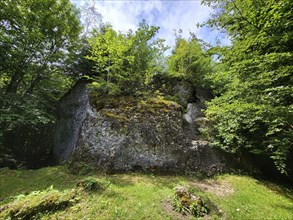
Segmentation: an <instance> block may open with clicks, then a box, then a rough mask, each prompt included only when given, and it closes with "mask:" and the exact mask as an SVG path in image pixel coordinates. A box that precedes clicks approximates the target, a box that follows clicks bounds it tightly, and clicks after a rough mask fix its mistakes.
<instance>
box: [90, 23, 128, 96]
mask: <svg viewBox="0 0 293 220" xmlns="http://www.w3.org/2000/svg"><path fill="white" fill-rule="evenodd" d="M89 43H90V46H91V54H90V55H89V56H87V58H88V59H89V60H92V61H94V65H95V72H96V75H95V76H94V77H93V80H94V82H93V86H94V87H95V88H96V89H97V90H98V92H99V93H101V95H104V94H109V95H115V94H120V93H121V92H122V90H123V86H122V85H124V84H125V83H126V81H127V80H128V78H129V72H130V68H129V66H130V65H131V63H132V62H133V56H132V55H130V53H129V52H130V46H131V44H132V42H131V40H129V39H128V38H127V37H126V36H125V35H123V34H121V33H117V32H116V31H115V30H113V28H112V27H111V26H110V25H108V26H105V27H103V28H102V29H101V31H100V32H96V33H95V34H94V35H93V37H92V38H91V39H90V41H89Z"/></svg>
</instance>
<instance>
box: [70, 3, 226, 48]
mask: <svg viewBox="0 0 293 220" xmlns="http://www.w3.org/2000/svg"><path fill="white" fill-rule="evenodd" d="M86 1H88V2H94V7H95V9H96V10H97V11H98V12H99V13H100V14H101V15H102V17H103V22H105V23H106V22H109V23H110V24H112V26H113V28H114V29H115V30H116V31H122V32H126V31H128V30H129V29H132V30H136V28H137V27H138V24H139V23H140V22H141V21H142V20H143V19H145V20H146V21H147V23H148V24H149V25H154V26H159V27H160V30H159V33H158V34H157V37H159V38H163V39H165V40H166V45H168V46H170V47H172V46H173V45H174V44H175V35H174V33H175V31H174V30H179V29H181V30H182V31H183V33H182V36H183V37H185V38H188V37H189V32H194V33H195V34H196V36H197V37H198V38H200V39H202V40H204V41H206V42H208V43H212V44H215V42H216V38H217V37H218V38H219V39H220V40H221V42H222V43H223V44H228V42H229V41H228V39H227V38H225V37H224V36H223V35H221V34H219V33H218V32H217V31H215V30H214V31H213V30H210V29H208V28H206V27H204V28H197V26H196V24H197V23H202V22H203V21H205V20H207V18H208V17H209V15H210V13H211V12H212V9H211V8H209V7H207V6H204V5H201V1H200V0H173V1H172V0H137V1H129V0H71V2H72V3H74V4H75V5H76V6H77V7H80V6H82V5H84V3H85V2H86Z"/></svg>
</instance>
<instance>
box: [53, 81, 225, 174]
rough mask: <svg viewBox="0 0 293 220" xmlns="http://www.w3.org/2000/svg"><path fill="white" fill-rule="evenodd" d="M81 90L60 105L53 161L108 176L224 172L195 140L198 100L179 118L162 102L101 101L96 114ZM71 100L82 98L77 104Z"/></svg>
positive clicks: (219, 160) (218, 159)
mask: <svg viewBox="0 0 293 220" xmlns="http://www.w3.org/2000/svg"><path fill="white" fill-rule="evenodd" d="M82 86H83V88H81V87H82ZM84 86H85V85H84V84H80V86H76V87H74V88H73V90H78V91H71V92H70V93H69V95H67V96H65V97H64V98H63V100H62V102H63V104H61V105H60V108H61V110H60V112H62V114H60V119H59V123H58V125H59V126H58V128H57V132H56V135H55V151H54V153H55V157H56V158H57V160H58V161H63V160H67V159H68V158H69V157H70V158H71V160H72V161H83V162H87V163H91V164H94V165H95V166H96V167H98V168H101V169H106V170H110V171H114V172H115V171H132V170H143V171H147V170H150V171H163V172H182V171H190V172H201V173H204V174H206V175H211V174H214V173H217V172H221V171H223V169H225V158H224V157H223V155H222V154H221V153H220V152H219V151H217V150H215V149H212V148H210V147H209V146H208V144H207V142H205V141H202V140H200V139H199V136H198V127H197V124H196V119H197V118H200V117H202V113H201V111H200V110H201V108H202V102H201V101H200V100H199V102H198V103H190V104H187V109H186V110H185V114H184V113H183V112H184V109H182V107H181V106H180V105H178V104H176V103H174V102H171V101H166V100H164V99H163V98H162V97H156V98H150V99H147V100H143V99H136V100H135V99H134V98H120V99H114V100H106V101H105V103H104V105H103V107H99V108H96V107H94V105H89V102H88V101H89V100H88V98H87V97H88V96H86V95H85V94H86V92H85V91H86V89H85V87H84ZM180 90H181V91H182V88H180ZM75 94H82V95H85V96H84V97H83V98H80V99H78V98H77V97H76V96H75ZM92 103H94V101H93V100H92ZM64 109H65V110H64ZM70 112H71V113H70ZM76 113H78V115H77V114H76ZM64 130H65V131H64ZM69 139H70V140H69Z"/></svg>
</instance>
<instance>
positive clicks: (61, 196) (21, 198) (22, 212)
mask: <svg viewBox="0 0 293 220" xmlns="http://www.w3.org/2000/svg"><path fill="white" fill-rule="evenodd" d="M77 200H78V198H77V192H76V191H75V190H66V191H63V192H60V191H58V190H54V189H53V187H50V188H49V189H47V190H45V191H34V192H31V193H30V194H28V195H18V196H17V197H16V198H15V200H14V201H13V202H11V203H9V204H8V205H4V206H2V207H0V211H1V213H0V218H2V219H24V220H25V219H37V218H38V216H41V215H43V214H44V213H49V212H54V211H57V210H62V209H65V208H67V207H69V206H71V205H73V204H74V203H76V202H77Z"/></svg>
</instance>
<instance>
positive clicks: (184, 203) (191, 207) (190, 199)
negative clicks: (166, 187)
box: [173, 186, 208, 217]
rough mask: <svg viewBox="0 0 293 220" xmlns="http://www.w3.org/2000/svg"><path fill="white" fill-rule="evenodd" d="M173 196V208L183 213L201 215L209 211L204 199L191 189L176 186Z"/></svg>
mask: <svg viewBox="0 0 293 220" xmlns="http://www.w3.org/2000/svg"><path fill="white" fill-rule="evenodd" d="M175 190H176V191H175V195H174V197H173V208H174V210H175V211H177V212H180V213H182V214H188V213H189V214H191V215H193V216H195V217H201V216H204V215H205V214H207V213H208V208H207V207H206V205H205V203H204V201H203V199H202V198H201V197H200V196H197V195H195V194H194V193H193V192H191V191H190V190H189V189H187V188H185V187H182V186H179V187H176V188H175Z"/></svg>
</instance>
